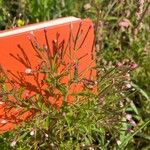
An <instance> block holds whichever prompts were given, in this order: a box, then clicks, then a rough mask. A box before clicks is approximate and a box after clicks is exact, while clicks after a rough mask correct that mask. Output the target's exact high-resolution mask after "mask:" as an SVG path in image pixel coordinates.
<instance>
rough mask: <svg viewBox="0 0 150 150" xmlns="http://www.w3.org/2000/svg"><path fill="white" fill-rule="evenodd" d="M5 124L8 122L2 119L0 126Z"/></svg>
mask: <svg viewBox="0 0 150 150" xmlns="http://www.w3.org/2000/svg"><path fill="white" fill-rule="evenodd" d="M7 122H8V121H7V120H4V119H3V120H2V121H1V122H0V123H1V124H6V123H7Z"/></svg>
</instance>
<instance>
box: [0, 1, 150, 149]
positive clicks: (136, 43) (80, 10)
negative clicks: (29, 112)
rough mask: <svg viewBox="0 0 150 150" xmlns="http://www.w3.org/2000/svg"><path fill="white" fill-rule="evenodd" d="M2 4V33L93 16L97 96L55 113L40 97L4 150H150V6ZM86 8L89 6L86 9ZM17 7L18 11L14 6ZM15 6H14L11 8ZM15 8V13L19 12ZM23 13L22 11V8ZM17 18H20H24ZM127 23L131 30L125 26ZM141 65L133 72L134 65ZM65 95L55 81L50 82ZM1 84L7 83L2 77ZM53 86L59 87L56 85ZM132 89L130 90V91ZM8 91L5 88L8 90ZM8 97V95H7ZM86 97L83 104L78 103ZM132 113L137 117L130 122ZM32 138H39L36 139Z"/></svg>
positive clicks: (1, 144) (3, 141)
mask: <svg viewBox="0 0 150 150" xmlns="http://www.w3.org/2000/svg"><path fill="white" fill-rule="evenodd" d="M13 2H14V1H13V0H10V1H4V0H0V6H1V7H0V13H1V14H2V15H1V16H0V29H4V28H10V27H13V26H19V25H18V20H19V19H20V20H22V21H24V22H25V24H28V23H33V22H39V21H44V20H49V19H54V18H58V17H64V16H70V15H73V16H77V17H90V18H91V19H92V20H93V21H94V22H95V37H96V43H95V46H96V51H97V75H98V80H97V82H98V84H97V85H98V94H97V95H95V94H91V93H89V91H85V93H79V95H75V104H73V105H67V104H66V103H64V104H63V106H62V107H61V109H60V110H59V111H58V110H55V111H52V110H53V109H52V108H51V107H45V105H43V103H42V102H41V96H40V95H36V99H37V103H35V106H33V107H34V108H38V109H37V110H41V111H42V112H43V113H42V115H41V114H40V113H37V115H36V116H34V117H33V118H32V119H31V120H29V121H28V122H27V123H24V124H22V125H21V126H20V127H19V128H16V129H15V130H13V131H11V132H8V133H5V134H3V135H1V137H0V149H12V147H11V148H10V143H11V142H12V141H13V140H15V141H17V143H16V145H15V147H14V149H15V148H16V149H18V150H19V149H62V150H63V149H64V150H65V149H76V150H80V149H90V147H92V148H93V149H102V150H107V149H114V150H117V149H127V150H128V149H129V150H130V149H133V150H134V149H135V150H136V149H142V150H148V149H149V148H150V144H149V143H150V123H149V122H150V121H149V116H150V88H149V85H150V79H149V78H150V63H149V61H150V51H149V49H150V41H149V39H150V34H149V31H150V29H149V25H150V13H149V9H148V10H147V11H146V13H145V14H144V10H146V8H147V6H148V4H149V1H148V0H147V1H145V3H144V6H143V7H141V8H142V9H143V10H142V14H143V16H141V17H143V18H141V21H140V20H138V19H137V16H136V14H137V12H138V11H139V9H140V6H139V5H141V4H138V3H137V1H136V0H124V1H118V0H101V1H100V0H93V1H91V0H76V1H73V0H64V1H63V0H60V1H57V0H32V1H31V0H26V1H23V0H22V1H16V3H15V4H14V3H13ZM85 4H89V5H86V6H85ZM14 5H15V6H14ZM12 6H13V7H12ZM14 8H15V9H14ZM20 8H21V9H20ZM17 14H21V15H20V16H19V15H17ZM123 19H127V20H128V21H129V22H128V21H127V20H126V22H128V27H121V25H120V22H122V21H123ZM133 64H137V65H138V67H137V68H136V70H134V71H132V70H133V69H132V65H133ZM54 79H55V85H52V86H53V87H54V86H55V88H57V89H58V90H60V91H61V94H62V95H64V97H65V95H66V93H67V89H66V87H65V86H63V85H61V84H60V83H59V82H58V80H57V78H56V77H54V78H53V77H51V76H49V78H47V79H46V80H45V82H47V83H48V84H52V81H53V80H54ZM0 81H4V79H3V78H1V80H0ZM53 84H54V83H53ZM130 86H131V87H130ZM3 90H4V91H5V90H6V89H5V88H4V87H3ZM5 92H6V91H5ZM80 96H83V97H84V98H83V101H82V103H81V101H79V99H80ZM127 114H130V115H131V116H132V118H130V119H129V118H127V117H126V116H127ZM32 133H33V134H34V135H32Z"/></svg>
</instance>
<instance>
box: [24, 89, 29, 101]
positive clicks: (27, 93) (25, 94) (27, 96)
mask: <svg viewBox="0 0 150 150" xmlns="http://www.w3.org/2000/svg"><path fill="white" fill-rule="evenodd" d="M29 96H30V93H29V91H26V92H25V93H24V94H23V97H24V98H25V99H27V98H29Z"/></svg>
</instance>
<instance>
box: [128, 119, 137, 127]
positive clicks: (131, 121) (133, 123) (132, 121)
mask: <svg viewBox="0 0 150 150" xmlns="http://www.w3.org/2000/svg"><path fill="white" fill-rule="evenodd" d="M129 122H130V124H131V125H132V126H133V127H135V126H136V123H135V121H134V120H132V119H131V120H130V121H129Z"/></svg>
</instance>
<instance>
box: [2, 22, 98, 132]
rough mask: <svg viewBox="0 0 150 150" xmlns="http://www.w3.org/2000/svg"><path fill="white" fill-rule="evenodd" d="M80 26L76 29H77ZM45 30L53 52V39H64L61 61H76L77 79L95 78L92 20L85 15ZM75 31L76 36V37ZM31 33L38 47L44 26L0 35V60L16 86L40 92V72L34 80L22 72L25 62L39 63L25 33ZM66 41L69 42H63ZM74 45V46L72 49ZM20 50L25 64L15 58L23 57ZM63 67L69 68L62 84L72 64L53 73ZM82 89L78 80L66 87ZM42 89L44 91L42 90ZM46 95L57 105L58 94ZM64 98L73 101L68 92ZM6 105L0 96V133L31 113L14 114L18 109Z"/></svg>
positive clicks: (71, 73) (58, 100)
mask: <svg viewBox="0 0 150 150" xmlns="http://www.w3.org/2000/svg"><path fill="white" fill-rule="evenodd" d="M80 26H81V29H80V33H78V31H79V27H80ZM45 30H46V31H47V38H48V43H49V45H50V50H51V53H52V54H53V53H54V46H53V44H52V43H53V41H57V42H58V43H59V44H60V43H61V42H62V41H64V47H67V49H66V53H65V55H64V57H63V61H64V62H65V63H66V64H68V66H69V64H70V66H71V64H74V63H75V62H76V61H78V75H79V79H80V80H82V79H83V78H86V79H90V80H93V79H95V71H94V69H93V67H94V66H95V61H94V60H93V59H92V57H93V56H92V55H94V53H93V51H92V47H93V39H94V29H93V25H92V22H91V21H90V20H89V19H86V20H83V21H74V22H72V23H65V24H63V25H57V26H54V27H48V28H46V29H45ZM57 34H59V39H57ZM77 34H78V38H76V36H77ZM32 35H34V36H35V37H36V38H37V41H38V43H39V44H40V46H41V47H42V46H43V45H45V44H46V40H45V34H44V29H39V30H36V31H33V32H26V33H21V34H16V35H12V36H8V37H3V38H0V64H1V66H2V67H3V68H4V70H5V72H6V73H7V75H8V77H9V78H10V79H11V80H12V81H14V84H15V86H16V87H17V88H19V87H20V86H26V91H29V92H31V93H32V92H33V93H40V90H39V88H38V86H39V85H40V87H41V91H42V90H44V88H45V85H43V84H42V82H41V79H42V75H40V77H39V80H38V83H37V82H36V81H35V78H34V77H33V76H30V75H24V74H25V70H26V69H27V68H29V66H28V65H27V64H31V69H32V70H33V71H34V70H36V68H37V66H38V64H39V63H41V60H40V59H38V58H37V56H36V53H35V51H34V50H33V48H32V46H31V43H30V41H29V39H28V38H29V36H30V37H31V38H32ZM69 37H70V38H69ZM68 43H69V45H68V46H67V44H68ZM75 43H76V44H75ZM18 45H19V46H18ZM74 47H75V49H76V50H74ZM77 49H78V50H77ZM21 50H23V51H21ZM23 52H25V54H26V55H27V57H28V60H29V62H27V63H26V64H23V63H21V62H19V61H18V60H17V59H19V58H23V59H24V56H23V55H24V54H23ZM16 58H17V59H16ZM67 69H68V70H69V69H70V71H69V72H70V73H69V75H67V76H65V77H63V78H62V79H61V81H60V82H61V83H64V84H65V85H66V86H68V81H69V80H70V78H72V77H73V75H74V66H73V67H70V68H69V67H68V68H67V67H64V66H61V65H60V66H59V67H58V72H57V74H59V73H61V72H62V71H64V70H67ZM37 84H39V85H37ZM83 90H84V87H83V84H82V83H78V84H73V85H72V86H71V87H70V88H69V94H72V93H76V92H81V91H83ZM56 92H57V91H56ZM42 93H43V94H44V92H43V91H42ZM47 98H48V99H49V101H50V102H51V103H52V104H53V105H55V104H56V105H58V106H61V103H62V98H61V97H59V98H58V99H56V100H55V99H53V97H51V96H48V95H47ZM68 101H69V102H71V103H72V102H73V98H72V96H71V95H69V96H68ZM6 106H8V104H5V102H3V103H2V99H0V133H2V132H5V131H8V130H10V129H12V128H13V127H14V126H15V125H16V124H18V123H20V122H22V121H24V120H26V119H27V118H28V117H30V115H32V112H28V113H24V114H23V115H21V116H20V117H18V113H19V112H20V111H21V110H19V109H16V108H12V109H7V107H6Z"/></svg>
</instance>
